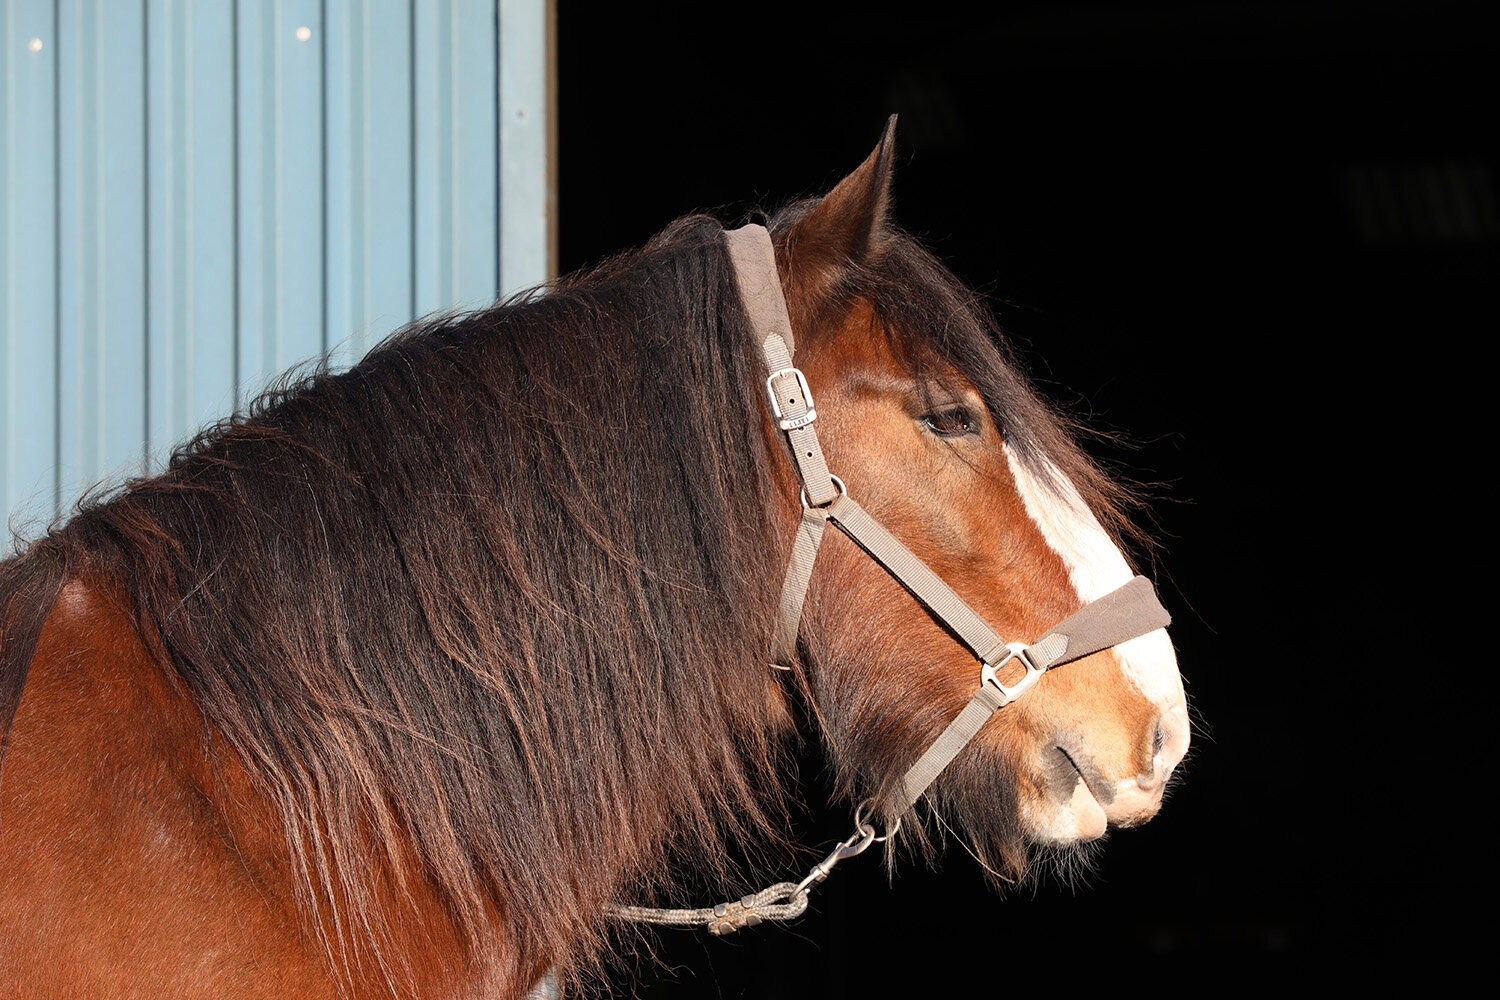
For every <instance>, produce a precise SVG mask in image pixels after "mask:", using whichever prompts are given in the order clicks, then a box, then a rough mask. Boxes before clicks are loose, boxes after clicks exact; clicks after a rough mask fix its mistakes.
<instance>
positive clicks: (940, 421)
mask: <svg viewBox="0 0 1500 1000" xmlns="http://www.w3.org/2000/svg"><path fill="white" fill-rule="evenodd" d="M921 420H922V423H924V424H926V425H927V429H928V430H930V431H932V433H934V434H936V435H938V436H939V437H963V436H964V435H966V434H978V433H979V422H978V421H977V420H975V419H974V414H972V413H970V412H969V408H968V407H967V406H948V407H944V408H943V409H941V410H933V411H932V412H931V413H927V414H924V415H923V416H922V417H921Z"/></svg>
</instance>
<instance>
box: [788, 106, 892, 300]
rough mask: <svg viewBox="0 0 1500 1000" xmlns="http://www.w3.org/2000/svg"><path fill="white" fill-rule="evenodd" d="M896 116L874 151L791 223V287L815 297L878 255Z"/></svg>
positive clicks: (883, 238)
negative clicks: (809, 209) (805, 212)
mask: <svg viewBox="0 0 1500 1000" xmlns="http://www.w3.org/2000/svg"><path fill="white" fill-rule="evenodd" d="M895 152H896V116H895V115H891V117H890V118H889V119H888V120H887V121H886V124H885V132H884V133H883V134H882V135H881V137H880V143H879V145H877V146H876V147H875V151H874V152H872V153H871V154H870V155H869V156H868V157H866V159H865V162H863V163H861V164H860V165H859V166H858V167H857V168H856V169H855V171H854V172H853V173H852V174H850V175H849V176H848V177H845V178H844V179H843V180H841V181H839V182H838V184H837V185H836V186H835V187H834V189H833V190H832V191H830V192H828V194H826V195H824V196H823V199H822V200H821V201H819V202H818V204H817V206H816V207H814V208H813V209H812V210H811V211H810V212H808V213H807V214H806V215H804V216H803V217H802V218H801V219H799V220H797V222H796V223H795V224H794V225H793V226H792V228H791V231H790V232H789V233H788V234H787V238H786V243H785V259H786V262H787V267H788V270H789V272H790V273H789V274H788V278H789V279H790V284H791V285H792V287H793V288H794V289H795V290H796V291H797V292H799V293H801V294H802V295H807V296H810V297H811V298H812V299H813V300H814V301H817V300H821V299H824V298H825V296H827V295H828V294H829V293H835V292H836V291H837V289H838V286H839V285H840V284H842V282H843V279H844V278H845V277H846V276H848V275H849V273H850V272H852V271H855V270H858V269H859V268H860V267H862V266H864V265H865V264H867V263H869V262H870V261H871V260H874V259H875V258H876V257H878V256H879V255H880V252H881V250H882V249H883V248H884V247H885V244H886V242H887V239H888V237H889V233H890V229H889V224H888V222H887V219H886V216H887V213H888V211H889V208H890V203H891V169H892V166H893V164H894V161H895Z"/></svg>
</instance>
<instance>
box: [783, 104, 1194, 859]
mask: <svg viewBox="0 0 1500 1000" xmlns="http://www.w3.org/2000/svg"><path fill="white" fill-rule="evenodd" d="M893 125H894V120H893V123H892V126H893ZM893 131H894V129H893V127H890V128H888V129H887V131H886V133H885V136H884V137H883V139H882V141H881V143H880V144H879V146H878V147H877V148H876V149H875V151H874V152H873V153H872V154H871V155H870V156H869V158H868V159H867V160H866V161H865V162H864V163H863V164H862V165H861V166H860V167H859V168H858V169H857V170H855V171H854V172H853V173H852V174H851V175H849V176H848V177H846V178H845V179H844V180H843V181H842V182H841V183H839V184H838V185H837V186H836V187H835V188H834V189H833V191H832V192H830V193H829V194H828V195H827V196H825V197H824V198H822V199H821V200H820V201H817V202H816V203H808V204H804V205H802V206H799V207H796V208H794V209H791V210H789V211H788V212H787V213H785V215H784V216H783V217H781V218H780V219H778V220H777V221H776V222H775V223H773V231H774V234H775V242H776V246H777V259H778V263H779V266H780V269H781V278H782V284H783V287H784V289H785V292H786V300H787V303H788V309H789V312H790V317H791V323H792V327H793V329H794V330H795V331H796V336H797V359H798V365H799V366H800V368H801V369H802V371H803V372H804V374H805V376H806V380H807V382H808V384H809V385H810V387H811V389H812V392H813V393H814V395H815V398H816V406H817V413H818V425H819V427H820V428H821V434H822V441H823V445H824V448H825V451H826V456H827V464H828V467H829V469H830V470H832V471H833V472H835V473H837V475H838V476H839V477H840V478H841V481H842V483H843V484H844V485H845V487H846V488H847V490H848V492H849V494H850V495H851V496H854V497H857V498H859V500H860V503H861V504H862V505H863V506H864V507H865V508H866V509H867V510H868V511H869V512H870V513H871V514H872V515H873V516H874V517H875V518H876V519H877V520H878V521H880V522H882V523H883V524H885V525H886V526H887V527H888V528H889V529H890V531H891V532H892V534H894V535H896V536H897V537H898V538H900V539H901V540H902V541H903V542H904V543H905V544H906V545H907V546H908V547H909V548H910V549H911V550H912V551H913V552H915V553H916V554H917V555H918V556H919V557H920V558H921V559H922V560H923V561H924V562H925V563H926V564H927V565H928V566H930V567H931V568H932V569H933V570H934V571H936V572H937V574H938V575H939V576H940V577H942V578H943V579H944V580H945V581H946V582H947V583H948V584H949V585H950V586H951V587H952V588H953V589H954V590H955V591H956V592H957V593H958V594H959V595H961V597H962V598H963V599H964V600H966V601H967V602H968V603H969V604H970V605H971V606H972V607H973V608H974V609H975V610H976V611H978V612H979V613H980V614H981V615H982V616H983V617H984V618H985V619H987V620H988V621H989V622H990V623H991V624H992V625H993V626H994V627H995V629H996V630H997V631H998V632H999V633H1000V634H1001V635H1002V636H1005V637H1006V638H1019V639H1024V640H1026V641H1031V640H1034V639H1036V638H1038V637H1039V636H1041V635H1042V634H1043V633H1044V632H1045V631H1046V629H1047V628H1048V627H1049V626H1051V625H1052V624H1053V623H1055V622H1057V621H1059V620H1060V619H1063V618H1065V617H1066V616H1068V615H1070V614H1073V613H1074V612H1076V611H1078V610H1079V609H1080V608H1082V607H1084V606H1085V605H1086V604H1087V603H1088V602H1090V601H1093V600H1095V599H1097V598H1099V597H1101V596H1103V595H1104V594H1106V593H1107V592H1110V591H1112V590H1114V589H1115V588H1117V587H1119V586H1121V585H1122V584H1124V583H1126V582H1127V581H1129V580H1130V579H1131V577H1132V571H1131V569H1130V567H1129V564H1128V563H1127V560H1126V558H1125V556H1124V555H1123V554H1122V551H1121V548H1120V546H1119V545H1118V544H1117V541H1116V538H1115V535H1114V534H1113V533H1112V532H1111V531H1109V530H1107V529H1106V528H1105V527H1104V525H1105V524H1106V523H1114V524H1116V525H1119V524H1122V523H1123V522H1122V519H1121V518H1120V516H1119V508H1120V499H1121V494H1120V491H1119V490H1118V488H1116V487H1113V486H1112V484H1111V483H1110V482H1109V481H1108V480H1107V479H1106V478H1105V477H1104V476H1102V475H1101V474H1100V472H1099V471H1098V469H1097V467H1096V466H1094V465H1093V464H1092V463H1091V462H1089V460H1088V459H1087V458H1085V457H1084V456H1083V454H1082V452H1081V451H1080V450H1079V449H1078V447H1077V445H1076V444H1075V443H1074V440H1073V436H1072V435H1071V434H1069V433H1068V428H1067V426H1066V425H1065V423H1064V422H1063V421H1062V420H1061V419H1060V418H1059V417H1058V416H1057V415H1056V414H1055V413H1054V412H1053V411H1051V409H1050V408H1049V407H1047V406H1045V405H1043V404H1042V403H1041V402H1040V401H1039V400H1038V398H1037V397H1036V395H1035V394H1034V393H1033V392H1032V390H1031V389H1030V388H1028V386H1027V385H1026V383H1025V381H1024V380H1023V379H1022V378H1021V377H1020V376H1019V375H1018V374H1017V368H1016V366H1015V364H1014V363H1013V361H1012V360H1011V359H1010V358H1008V357H1007V356H1006V354H1005V353H1004V350H1003V348H1002V346H1001V342H1000V340H999V339H998V337H997V335H996V333H995V331H994V330H993V328H992V327H991V325H990V321H989V320H988V317H987V316H986V314H985V313H984V312H983V310H982V309H981V308H979V307H978V305H977V304H976V302H975V300H974V297H973V296H972V294H971V293H968V292H967V291H966V290H965V289H963V288H962V286H960V285H959V284H958V283H957V281H956V279H954V278H953V277H952V276H951V275H950V274H949V273H948V272H947V271H946V270H945V269H944V268H943V267H942V266H941V265H940V264H938V263H937V262H936V261H935V260H933V259H932V258H931V257H929V256H928V255H927V254H926V253H925V252H923V251H922V250H921V249H919V248H918V247H917V246H916V244H915V243H914V242H913V241H912V240H911V239H910V238H909V237H906V236H904V235H902V234H900V233H899V232H898V231H897V230H895V229H894V228H893V226H892V224H891V223H890V221H889V218H888V206H889V204H890V201H891V198H890V185H891V168H892V162H893V149H892V139H893ZM790 467H791V463H790V462H787V463H785V465H784V466H783V478H784V480H785V481H784V482H783V484H782V485H781V486H780V490H781V493H782V495H783V496H795V493H796V490H795V486H793V485H788V484H789V483H791V482H793V481H794V478H795V477H794V475H793V473H792V472H791V471H790ZM803 636H804V639H805V643H804V645H805V649H806V651H807V653H808V657H807V675H806V677H805V683H806V686H807V689H808V691H809V692H810V698H811V700H812V701H813V702H814V703H815V706H816V709H817V714H818V716H819V718H820V719H821V720H822V722H823V728H824V733H825V737H826V740H827V743H828V744H829V747H830V750H831V752H832V755H833V756H834V758H835V760H836V761H837V763H838V766H839V769H840V774H841V776H842V785H843V788H844V790H845V791H846V792H847V793H848V794H849V795H850V796H851V797H854V796H862V795H866V794H870V793H871V792H873V791H877V790H878V791H880V792H881V793H883V794H884V796H885V801H886V803H887V813H891V812H893V811H895V810H897V809H899V808H900V805H901V803H900V802H899V801H896V800H893V797H892V790H893V787H894V785H895V783H896V780H897V777H898V776H899V775H900V774H901V772H902V771H903V770H904V769H905V768H906V767H907V766H909V765H910V763H911V762H912V760H913V759H914V758H915V756H916V754H918V753H919V752H920V751H921V749H922V748H923V747H925V746H927V745H929V744H930V743H932V741H933V739H934V738H935V737H936V735H937V734H938V732H939V731H941V730H942V728H943V727H944V726H945V725H946V724H947V723H948V721H949V720H950V719H952V718H953V717H954V716H955V715H956V714H957V713H958V712H959V711H960V709H961V708H962V707H963V705H964V701H965V699H966V698H967V697H968V696H969V695H970V693H971V692H972V691H973V690H974V686H975V683H976V680H977V677H978V670H979V667H978V664H977V663H976V661H975V659H974V656H973V655H972V654H971V653H970V651H969V650H967V649H965V648H964V647H963V646H962V645H961V644H960V643H959V642H957V641H956V640H955V638H954V637H953V636H952V635H950V634H949V632H948V631H947V630H946V629H945V628H944V626H943V625H942V624H941V623H940V622H939V621H938V620H936V619H935V618H934V617H933V616H931V615H929V614H927V613H925V612H924V610H923V608H922V607H921V606H920V605H919V604H918V602H917V600H916V599H915V598H914V597H913V596H912V595H911V594H909V593H908V592H907V591H906V590H905V589H904V588H903V587H902V586H901V585H900V584H899V583H898V582H896V580H894V579H893V578H892V577H891V576H890V575H889V574H888V573H886V572H885V571H884V570H883V569H882V568H881V567H880V566H879V565H877V564H876V563H875V562H874V561H872V560H871V559H869V558H866V557H865V554H864V553H863V552H861V551H860V548H859V546H857V545H856V544H854V543H853V542H851V541H850V540H849V539H847V538H845V537H842V536H840V535H838V534H837V533H832V540H831V541H830V542H829V543H828V546H827V551H826V553H825V554H824V555H823V556H822V557H821V558H820V561H819V564H818V568H817V571H816V572H815V573H814V575H813V581H812V589H811V594H810V597H809V603H808V611H807V619H806V625H805V627H804V629H803ZM1188 742H1189V723H1188V716H1187V710H1186V701H1185V697H1184V692H1183V687H1182V682H1181V679H1180V677H1179V674H1178V671H1177V665H1176V660H1175V657H1174V654H1173V650H1172V646H1171V643H1170V641H1169V640H1168V638H1167V635H1166V632H1165V631H1164V630H1161V629H1157V630H1154V631H1152V632H1150V633H1148V634H1146V635H1143V636H1140V637H1137V638H1133V639H1131V640H1129V641H1127V642H1124V643H1122V644H1120V645H1118V646H1115V647H1113V648H1109V649H1105V650H1101V651H1099V652H1095V653H1092V654H1090V655H1088V656H1086V657H1084V658H1082V659H1081V660H1078V661H1076V662H1072V663H1069V664H1067V665H1066V666H1063V667H1060V668H1057V669H1053V670H1049V671H1047V672H1046V674H1045V676H1043V677H1042V678H1041V679H1040V681H1039V682H1038V683H1037V685H1036V686H1035V688H1034V689H1032V690H1031V691H1029V692H1028V694H1027V695H1026V697H1024V698H1020V699H1018V700H1017V701H1015V702H1014V703H1013V704H1009V705H1007V706H1006V707H1005V708H1004V709H1003V710H1001V711H999V712H997V713H995V715H994V716H993V717H992V718H991V719H990V720H989V721H988V723H987V724H986V725H985V726H984V728H983V730H982V731H981V732H980V734H979V736H978V738H977V740H976V741H975V744H974V745H973V746H972V747H971V748H970V749H969V750H967V751H966V752H964V753H963V754H961V755H960V756H959V757H958V759H957V760H955V761H954V763H953V764H952V766H950V767H948V768H947V769H946V771H945V772H944V773H943V775H942V776H941V777H940V778H939V779H938V781H937V783H936V784H935V785H934V786H933V789H932V792H931V795H932V797H934V798H935V799H936V801H937V803H938V804H939V806H940V807H941V808H942V809H944V810H945V811H948V812H950V813H951V814H952V815H954V816H956V817H957V818H958V819H959V820H960V821H961V822H962V824H963V825H964V826H965V827H966V828H967V830H968V832H969V834H970V835H971V839H973V840H974V841H975V845H976V847H977V848H979V849H980V850H981V851H982V852H983V853H984V854H985V855H987V856H988V857H989V858H990V859H991V860H992V861H994V862H999V863H1001V864H1003V865H1004V866H1005V867H1007V868H1008V869H1009V870H1010V872H1011V873H1012V874H1015V873H1017V872H1018V871H1019V870H1022V869H1024V868H1025V864H1026V862H1025V850H1024V846H1023V843H1024V842H1025V841H1028V840H1029V841H1032V842H1036V843H1041V844H1048V845H1068V844H1075V843H1080V842H1085V841H1090V840H1093V839H1096V838H1099V837H1101V836H1103V835H1104V834H1105V832H1106V830H1107V828H1108V827H1110V826H1129V825H1133V824H1138V823H1142V822H1144V821H1146V820H1148V819H1150V818H1151V817H1152V816H1153V815H1155V814H1156V812H1157V811H1158V809H1159V808H1160V806H1161V803H1162V796H1163V792H1164V790H1165V788H1166V786H1167V782H1168V779H1169V777H1170V776H1171V774H1172V772H1173V769H1174V768H1175V767H1176V766H1177V764H1178V763H1179V762H1180V761H1181V760H1182V758H1183V756H1184V754H1185V753H1186V751H1187V747H1188ZM894 818H895V817H894V816H888V819H894Z"/></svg>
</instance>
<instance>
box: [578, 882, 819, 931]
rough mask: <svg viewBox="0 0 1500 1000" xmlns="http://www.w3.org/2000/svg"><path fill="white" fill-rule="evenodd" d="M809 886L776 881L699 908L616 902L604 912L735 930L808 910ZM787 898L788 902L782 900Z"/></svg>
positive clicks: (653, 921)
mask: <svg viewBox="0 0 1500 1000" xmlns="http://www.w3.org/2000/svg"><path fill="white" fill-rule="evenodd" d="M807 889H808V887H807V886H804V885H798V884H797V883H796V882H777V883H776V884H775V885H773V886H770V887H768V888H765V889H762V890H761V891H760V892H757V893H754V894H752V895H749V896H741V897H740V898H739V899H737V900H733V901H731V902H727V903H719V904H718V905H717V906H701V907H699V908H697V909H682V910H677V909H665V908H663V909H658V908H656V907H653V906H621V905H620V904H618V903H613V904H611V905H609V906H608V907H606V908H605V911H604V912H605V915H606V916H610V917H614V918H616V919H619V920H635V921H640V922H642V923H648V924H664V925H667V926H671V927H692V926H701V927H702V928H703V929H704V930H706V931H708V932H709V933H710V934H719V935H723V934H733V933H734V932H735V931H737V930H740V929H742V928H745V927H754V926H755V925H756V924H758V923H761V922H762V921H766V920H794V919H796V918H797V917H800V916H802V914H803V913H804V912H805V911H806V910H807V902H808V898H807ZM781 900H786V902H780V901H781Z"/></svg>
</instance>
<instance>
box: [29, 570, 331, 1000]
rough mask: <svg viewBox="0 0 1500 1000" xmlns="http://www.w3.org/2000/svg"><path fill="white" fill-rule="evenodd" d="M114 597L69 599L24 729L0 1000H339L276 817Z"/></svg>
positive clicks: (52, 627) (32, 682)
mask: <svg viewBox="0 0 1500 1000" xmlns="http://www.w3.org/2000/svg"><path fill="white" fill-rule="evenodd" d="M112 597H113V595H111V594H109V593H108V591H107V590H105V589H102V588H100V587H96V586H91V585H89V584H86V583H84V582H82V581H79V580H74V581H71V582H70V583H68V584H67V586H66V587H65V588H64V589H63V591H62V593H61V595H60V596H59V598H58V600H57V602H56V604H55V605H54V606H53V607H52V609H51V611H50V613H49V614H48V616H47V619H46V622H45V624H44V626H43V629H42V634H41V638H40V641H39V643H38V646H37V651H36V655H35V657H34V659H33V661H32V665H31V670H30V674H29V676H28V678H27V683H26V688H25V690H24V693H23V695H22V698H21V702H20V707H19V709H18V711H17V714H16V718H15V722H14V725H13V728H12V732H11V741H10V748H9V750H8V752H7V754H6V757H5V761H4V772H3V781H0V997H9V996H27V997H48V996H62V995H69V996H97V997H124V996H138V995H140V996H144V995H148V994H149V995H152V996H172V995H187V994H194V995H206V996H221V997H242V996H243V997H248V996H261V995H264V996H286V995H297V996H311V997H316V996H325V995H327V996H332V995H333V991H332V989H331V988H330V989H328V990H327V991H324V990H321V989H319V988H318V987H317V986H316V984H317V983H318V982H319V981H320V980H321V981H323V982H327V968H326V959H324V958H323V954H322V952H321V951H320V950H319V948H318V946H317V943H316V942H315V941H309V940H307V939H306V938H307V935H306V934H304V933H303V932H302V930H301V929H300V926H299V924H298V922H297V920H296V916H297V915H296V911H295V904H294V901H293V900H292V898H291V897H290V886H289V882H288V879H287V877H286V875H285V861H284V850H283V849H282V848H281V847H280V831H279V829H278V828H277V827H276V826H275V825H274V823H273V821H272V817H271V814H270V812H269V810H268V808H267V807H266V805H265V803H264V801H263V800H262V799H261V797H260V796H259V795H257V794H256V792H255V790H254V789H253V788H252V787H251V783H250V780H249V776H248V774H247V773H246V771H245V769H244V767H243V765H242V764H241V763H240V762H239V760H238V758H237V757H236V756H235V755H234V753H233V752H232V751H231V750H230V749H229V747H227V746H226V745H225V743H224V741H223V740H222V738H215V737H214V734H212V733H211V732H210V731H208V730H207V729H206V728H205V725H204V723H203V721H202V719H201V717H200V715H199V713H198V711H197V709H196V708H195V706H194V705H193V703H192V701H191V699H190V698H189V697H188V695H187V694H186V693H185V691H184V690H183V689H182V688H181V686H180V685H179V684H177V683H176V682H175V681H174V679H173V677H172V676H171V675H170V674H169V673H168V671H167V670H166V669H165V668H164V665H163V664H161V663H160V662H158V661H157V660H156V659H155V658H154V657H153V655H152V653H151V651H150V650H149V648H148V647H147V645H146V644H145V643H144V642H142V640H141V638H140V636H139V634H138V633H137V631H136V628H135V624H134V622H133V621H132V620H131V619H130V617H129V616H127V615H126V614H125V613H124V612H123V611H122V610H121V603H120V602H119V601H117V600H114V599H112ZM320 967H321V968H320Z"/></svg>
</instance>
